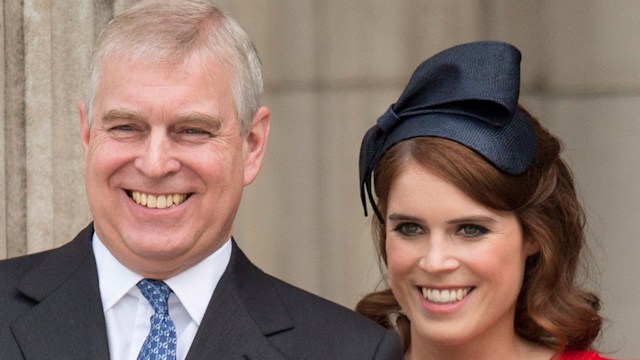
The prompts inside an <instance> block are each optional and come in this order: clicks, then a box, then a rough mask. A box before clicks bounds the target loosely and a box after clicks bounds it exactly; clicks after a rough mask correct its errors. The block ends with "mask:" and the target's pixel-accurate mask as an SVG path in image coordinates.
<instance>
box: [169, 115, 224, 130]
mask: <svg viewBox="0 0 640 360" xmlns="http://www.w3.org/2000/svg"><path fill="white" fill-rule="evenodd" d="M178 120H179V123H196V124H200V125H202V126H206V127H207V128H209V129H211V130H214V131H217V130H220V129H222V125H223V123H224V119H223V118H222V117H220V116H214V115H210V114H206V113H201V112H191V113H188V114H184V115H181V116H180V117H179V118H178Z"/></svg>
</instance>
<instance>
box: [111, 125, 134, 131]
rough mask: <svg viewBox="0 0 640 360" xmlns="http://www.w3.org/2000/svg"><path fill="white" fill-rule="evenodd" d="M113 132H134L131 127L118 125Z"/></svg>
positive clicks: (112, 129) (113, 128)
mask: <svg viewBox="0 0 640 360" xmlns="http://www.w3.org/2000/svg"><path fill="white" fill-rule="evenodd" d="M111 131H133V126H131V125H118V126H114V127H112V128H111Z"/></svg>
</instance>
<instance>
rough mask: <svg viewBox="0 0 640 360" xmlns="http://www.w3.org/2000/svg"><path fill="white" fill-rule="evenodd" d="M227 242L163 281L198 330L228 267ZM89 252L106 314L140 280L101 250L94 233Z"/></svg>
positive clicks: (230, 247) (228, 245)
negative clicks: (95, 268)
mask: <svg viewBox="0 0 640 360" xmlns="http://www.w3.org/2000/svg"><path fill="white" fill-rule="evenodd" d="M230 240H231V239H229V240H227V241H226V242H225V243H224V245H222V246H221V247H220V248H219V249H218V250H216V251H215V252H214V253H212V254H211V255H209V256H208V257H206V258H205V259H204V260H202V261H200V262H199V263H197V264H196V265H194V266H192V267H190V268H189V269H187V270H185V271H183V272H181V273H180V274H178V275H176V276H173V277H171V278H169V279H166V280H165V282H166V283H167V284H168V285H169V286H170V287H171V289H172V290H173V292H174V293H175V295H176V297H177V298H178V299H179V300H180V303H181V304H182V306H183V307H184V308H185V309H186V310H187V312H188V313H189V316H191V318H192V319H193V320H194V321H195V322H196V323H197V324H198V326H199V325H200V322H201V321H202V318H203V317H204V313H205V312H206V310H207V306H208V305H209V301H210V300H211V296H212V295H213V292H214V290H215V288H216V286H217V285H218V282H219V281H220V278H221V277H222V274H223V273H224V271H225V269H226V268H227V265H228V264H229V260H230V258H231V249H232V246H231V241H230ZM93 252H94V254H95V259H96V266H97V268H98V278H99V284H100V296H101V298H102V310H103V311H104V312H106V311H107V310H109V309H111V308H112V307H113V306H114V305H115V304H116V303H117V302H118V301H120V300H121V299H122V298H123V297H124V296H125V295H126V294H127V293H129V292H130V291H131V289H132V288H135V286H136V284H137V283H138V282H139V281H140V280H142V278H143V277H142V275H139V274H137V273H135V272H133V271H131V270H129V269H128V268H127V267H125V266H124V265H122V263H120V262H119V261H118V260H117V259H116V258H115V257H114V256H113V255H112V254H111V252H110V251H109V250H108V249H107V248H106V247H105V246H104V244H103V243H102V241H101V240H100V238H99V237H98V235H97V234H96V233H95V232H94V233H93Z"/></svg>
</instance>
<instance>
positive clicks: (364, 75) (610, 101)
mask: <svg viewBox="0 0 640 360" xmlns="http://www.w3.org/2000/svg"><path fill="white" fill-rule="evenodd" d="M135 2H136V1H133V0H111V1H109V0H93V1H88V0H86V1H85V0H56V1H55V2H54V1H52V0H22V1H14V0H1V2H0V4H2V5H0V13H1V14H0V33H1V36H0V89H2V92H0V114H1V115H0V116H1V121H2V123H1V126H0V258H5V257H14V256H19V255H23V254H27V253H33V252H37V251H41V250H45V249H49V248H52V247H57V246H59V245H62V244H63V243H65V242H67V241H69V240H71V239H72V238H73V236H74V235H75V234H76V233H77V232H78V231H79V230H80V229H82V228H83V227H84V226H85V225H86V224H87V223H88V222H89V221H90V219H91V216H90V214H89V211H88V205H87V204H86V199H85V196H84V185H83V179H82V150H81V146H80V140H79V131H78V117H77V111H76V106H77V102H78V100H79V99H80V98H81V96H82V93H83V83H84V78H85V76H84V74H85V73H84V71H85V68H86V65H87V62H88V59H89V55H90V51H91V47H92V45H93V42H94V39H95V37H96V36H97V34H98V32H99V31H100V29H101V28H102V27H103V26H104V24H105V23H106V22H107V21H108V20H109V19H111V18H112V17H113V16H114V14H118V13H119V12H121V11H122V10H123V9H125V8H127V7H128V6H130V5H132V4H133V3H135ZM217 4H218V5H220V6H221V7H222V8H223V9H225V10H227V11H228V12H230V13H231V15H232V16H233V17H234V18H235V19H236V20H238V22H240V24H241V25H242V26H243V27H244V28H245V29H246V30H247V32H248V33H249V35H250V36H251V38H252V39H253V40H254V42H255V44H256V47H257V48H258V52H259V53H260V54H261V58H262V61H263V64H264V71H265V78H266V92H267V97H266V105H268V106H269V107H270V108H271V109H272V137H271V140H270V144H269V147H268V155H267V159H266V163H265V165H264V167H263V169H262V172H261V174H260V176H259V177H258V179H257V181H256V182H255V183H254V184H253V185H251V186H249V187H248V188H247V190H246V192H245V197H244V200H243V205H242V207H241V210H240V214H239V216H238V219H237V221H236V229H235V237H236V238H237V240H238V241H239V243H240V244H241V246H242V247H243V248H244V249H245V251H246V252H247V253H248V254H249V257H250V258H252V259H253V260H254V262H256V263H257V264H258V265H259V266H261V267H262V268H263V269H264V270H266V271H267V272H270V273H272V274H274V275H276V276H278V277H281V278H283V279H285V280H287V281H289V282H292V283H293V284H295V285H297V286H300V287H302V288H304V289H307V290H309V291H311V292H313V293H316V294H319V295H321V296H324V297H326V298H329V299H331V300H333V301H336V302H338V303H341V304H343V305H345V306H347V307H351V308H352V307H353V306H354V305H355V303H356V302H357V301H358V299H360V297H361V296H363V295H364V294H365V293H367V292H369V291H372V290H373V289H374V288H375V287H376V286H377V284H378V282H379V280H380V276H381V273H380V268H379V266H378V263H377V260H376V253H375V249H374V247H373V246H372V242H371V236H370V223H369V221H370V218H369V219H365V218H364V217H363V213H362V208H361V205H360V200H359V187H358V180H357V158H358V150H359V146H360V140H361V138H362V135H363V134H364V131H365V130H366V129H368V128H369V127H370V126H372V125H373V123H374V122H375V120H376V119H377V117H378V116H379V115H380V114H382V113H383V112H384V111H385V110H386V108H387V107H388V106H389V105H390V104H391V103H393V102H394V101H395V100H396V99H397V97H398V96H399V95H400V92H401V91H402V89H403V88H404V85H405V84H406V82H407V80H408V78H409V76H410V75H411V73H412V72H413V70H414V69H415V67H416V66H417V65H418V64H419V63H420V62H422V61H423V60H424V59H426V58H427V57H429V56H431V55H433V54H435V53H436V52H439V51H441V50H443V49H445V48H447V47H450V46H453V45H456V44H459V43H464V42H469V41H474V40H487V39H491V40H504V41H508V42H511V43H513V44H514V45H516V46H517V47H518V48H519V49H520V50H521V51H522V53H523V61H522V94H521V103H522V104H523V105H524V106H525V107H527V108H528V109H529V110H531V112H532V113H533V114H534V115H536V116H537V117H538V118H540V119H541V121H542V122H543V123H544V124H546V125H547V126H548V127H549V128H550V129H551V130H552V132H554V133H555V134H557V135H558V136H559V137H560V138H561V139H562V140H563V142H564V144H565V153H564V156H565V158H566V159H567V161H568V162H569V164H570V166H571V167H572V169H573V170H574V173H575V176H576V181H577V185H578V190H579V195H580V197H581V199H582V200H583V203H584V206H585V209H586V212H587V215H588V221H589V228H588V236H589V242H590V245H591V252H592V257H591V260H590V261H589V263H588V264H587V265H588V267H589V268H590V278H589V279H588V280H587V285H588V286H589V287H590V288H591V289H593V290H595V291H598V292H599V293H600V294H601V296H602V300H603V303H604V309H603V314H604V316H605V317H606V318H607V323H606V326H605V328H604V332H603V336H602V338H601V339H600V341H599V346H600V348H601V350H602V351H604V352H605V353H606V354H608V356H610V357H617V358H632V357H637V356H638V355H639V354H640V343H639V342H638V341H637V339H638V334H640V311H638V309H637V304H638V299H639V298H640V287H639V286H638V283H639V281H638V279H639V278H640V266H639V265H638V261H637V259H638V256H639V255H640V241H639V239H638V237H639V235H638V234H636V233H635V230H634V229H635V224H638V223H640V204H639V202H640V184H639V180H640V142H639V141H638V139H639V137H640V119H638V116H637V114H638V113H639V112H640V41H639V40H638V38H636V36H637V34H638V33H639V32H640V2H638V1H631V0H627V1H624V0H560V1H553V0H515V1H514V0H393V1H391V0H348V1H345V0H220V1H218V2H217ZM0 311H1V310H0Z"/></svg>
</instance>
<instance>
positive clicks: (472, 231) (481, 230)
mask: <svg viewBox="0 0 640 360" xmlns="http://www.w3.org/2000/svg"><path fill="white" fill-rule="evenodd" d="M487 232H489V230H487V228H485V227H483V226H480V225H471V224H464V225H461V226H460V229H459V230H458V234H459V235H462V236H464V237H478V236H482V235H484V234H486V233H487Z"/></svg>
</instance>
